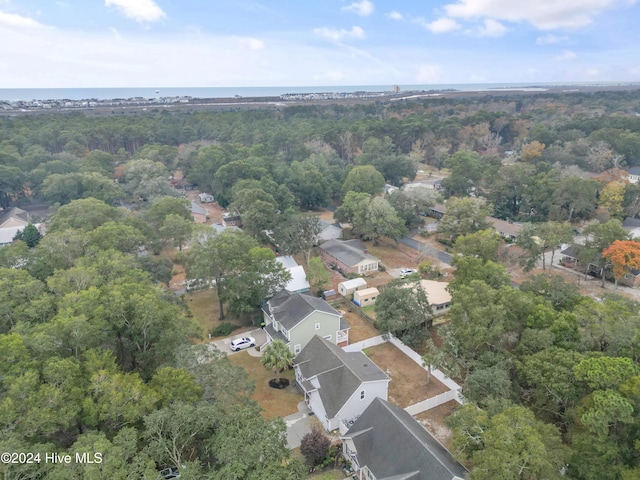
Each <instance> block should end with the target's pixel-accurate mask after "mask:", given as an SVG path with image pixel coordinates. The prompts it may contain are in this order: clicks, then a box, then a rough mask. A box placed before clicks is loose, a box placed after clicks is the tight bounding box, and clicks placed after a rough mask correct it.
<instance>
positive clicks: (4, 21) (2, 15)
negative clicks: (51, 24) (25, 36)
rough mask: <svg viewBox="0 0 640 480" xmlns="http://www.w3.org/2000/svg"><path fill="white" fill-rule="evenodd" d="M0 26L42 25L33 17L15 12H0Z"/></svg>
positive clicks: (32, 26) (30, 26) (29, 26)
mask: <svg viewBox="0 0 640 480" xmlns="http://www.w3.org/2000/svg"><path fill="white" fill-rule="evenodd" d="M0 26H3V27H20V28H22V27H27V28H34V27H43V26H44V25H42V24H41V23H40V22H38V21H36V20H34V19H33V18H29V17H23V16H21V15H16V14H15V13H6V12H0Z"/></svg>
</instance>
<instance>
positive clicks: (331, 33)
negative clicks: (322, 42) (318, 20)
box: [313, 25, 364, 42]
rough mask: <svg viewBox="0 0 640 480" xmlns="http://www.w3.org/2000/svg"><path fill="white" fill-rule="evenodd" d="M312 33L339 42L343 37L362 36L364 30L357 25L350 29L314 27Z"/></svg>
mask: <svg viewBox="0 0 640 480" xmlns="http://www.w3.org/2000/svg"><path fill="white" fill-rule="evenodd" d="M313 33H315V34H316V35H318V36H319V37H323V38H326V39H327V40H331V41H332V42H340V41H342V40H344V39H345V38H364V30H363V29H362V28H360V27H358V26H357V25H356V26H354V27H351V30H344V29H340V30H338V29H337V28H329V27H321V28H314V29H313Z"/></svg>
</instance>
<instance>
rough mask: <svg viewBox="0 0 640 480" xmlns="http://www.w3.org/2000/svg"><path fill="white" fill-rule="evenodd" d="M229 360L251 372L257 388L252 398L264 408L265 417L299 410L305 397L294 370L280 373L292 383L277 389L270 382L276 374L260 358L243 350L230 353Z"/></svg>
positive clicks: (250, 375)
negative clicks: (299, 404)
mask: <svg viewBox="0 0 640 480" xmlns="http://www.w3.org/2000/svg"><path fill="white" fill-rule="evenodd" d="M229 360H231V362H233V363H235V364H236V365H240V366H241V367H242V368H244V369H245V370H246V371H247V373H248V374H249V378H250V379H251V380H253V381H254V382H255V385H256V389H255V391H254V392H253V395H252V396H251V398H253V399H254V400H255V401H256V402H258V403H259V404H260V406H261V407H262V408H263V409H264V411H263V412H262V416H263V417H265V418H274V417H286V416H287V415H291V414H292V413H296V412H297V411H298V403H300V402H301V401H302V400H304V398H303V397H302V394H301V393H300V391H299V390H298V387H296V386H295V373H294V371H293V370H288V371H286V372H283V373H282V374H281V375H280V376H281V377H283V378H287V379H289V382H291V383H290V385H289V386H288V387H287V388H284V389H282V390H277V389H275V388H271V387H270V386H269V384H268V382H269V380H271V379H272V378H274V374H273V372H272V371H271V370H268V369H267V368H265V367H264V366H263V365H262V362H261V359H260V358H258V357H252V356H251V355H249V354H248V353H247V352H241V353H236V354H233V355H229Z"/></svg>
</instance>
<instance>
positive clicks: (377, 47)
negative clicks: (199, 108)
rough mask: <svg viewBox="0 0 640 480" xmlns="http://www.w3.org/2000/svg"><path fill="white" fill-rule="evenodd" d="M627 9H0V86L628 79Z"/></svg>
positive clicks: (639, 68) (279, 2)
mask: <svg viewBox="0 0 640 480" xmlns="http://www.w3.org/2000/svg"><path fill="white" fill-rule="evenodd" d="M639 3H640V0H444V1H442V0H433V1H425V0H422V1H419V0H411V1H408V0H407V1H403V0H394V1H386V0H322V1H312V0H256V1H254V0H0V88H81V87H85V88H97V87H105V88H107V87H254V86H333V85H336V86H339V85H402V86H405V85H425V84H465V83H509V82H512V83H520V82H524V83H531V84H541V83H548V82H565V83H566V82H592V83H593V82H637V81H640V6H639Z"/></svg>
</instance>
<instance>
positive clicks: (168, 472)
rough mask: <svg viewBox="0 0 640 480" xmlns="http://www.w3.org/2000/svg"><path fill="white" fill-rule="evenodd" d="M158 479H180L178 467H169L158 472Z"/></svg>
mask: <svg viewBox="0 0 640 480" xmlns="http://www.w3.org/2000/svg"><path fill="white" fill-rule="evenodd" d="M160 477H161V478H163V479H164V480H172V479H174V478H180V472H179V471H178V467H169V468H165V469H164V470H160Z"/></svg>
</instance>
